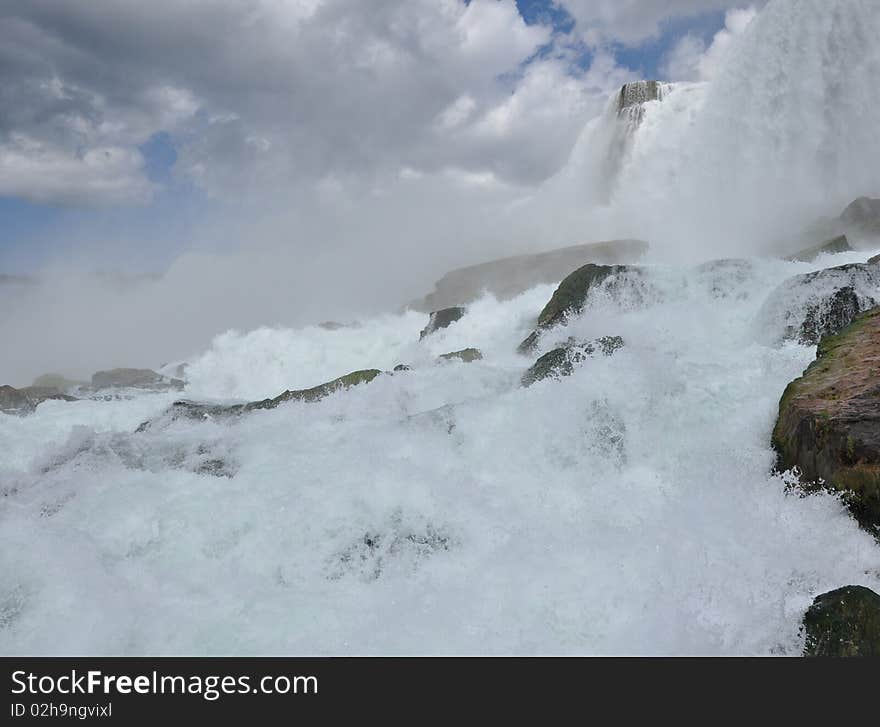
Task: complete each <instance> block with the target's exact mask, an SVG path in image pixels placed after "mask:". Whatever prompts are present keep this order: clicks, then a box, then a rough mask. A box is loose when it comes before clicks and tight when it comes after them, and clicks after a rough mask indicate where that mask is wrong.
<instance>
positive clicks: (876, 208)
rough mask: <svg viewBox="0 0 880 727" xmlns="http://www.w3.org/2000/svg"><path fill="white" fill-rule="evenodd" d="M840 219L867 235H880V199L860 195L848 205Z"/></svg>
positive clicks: (850, 227) (852, 228) (849, 226)
mask: <svg viewBox="0 0 880 727" xmlns="http://www.w3.org/2000/svg"><path fill="white" fill-rule="evenodd" d="M839 219H840V221H841V222H842V223H843V224H844V225H846V226H847V227H848V228H849V229H851V230H854V231H856V232H857V233H861V234H862V235H863V236H865V237H878V236H880V199H871V198H870V197H859V198H858V199H857V200H854V201H852V202H850V203H849V205H847V208H846V209H845V210H844V211H843V212H842V213H841V215H840V218H839Z"/></svg>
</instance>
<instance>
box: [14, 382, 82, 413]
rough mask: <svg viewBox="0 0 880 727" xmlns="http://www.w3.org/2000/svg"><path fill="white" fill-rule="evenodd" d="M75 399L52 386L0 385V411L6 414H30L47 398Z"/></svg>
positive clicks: (59, 399) (58, 399) (57, 399)
mask: <svg viewBox="0 0 880 727" xmlns="http://www.w3.org/2000/svg"><path fill="white" fill-rule="evenodd" d="M50 399H52V400H56V401H76V400H77V399H76V397H74V396H68V395H67V394H64V393H62V392H60V391H59V390H58V389H56V388H53V387H44V386H26V387H24V388H21V389H16V388H14V387H12V386H0V411H2V412H5V413H7V414H19V415H24V414H30V413H31V412H33V411H34V410H35V409H36V408H37V406H39V405H40V404H42V403H43V402H44V401H47V400H50Z"/></svg>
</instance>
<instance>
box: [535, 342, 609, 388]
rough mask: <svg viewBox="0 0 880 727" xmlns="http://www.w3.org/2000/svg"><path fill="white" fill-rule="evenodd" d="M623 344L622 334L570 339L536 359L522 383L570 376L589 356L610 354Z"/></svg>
mask: <svg viewBox="0 0 880 727" xmlns="http://www.w3.org/2000/svg"><path fill="white" fill-rule="evenodd" d="M622 346H623V339H622V338H621V337H620V336H603V337H602V338H597V339H596V340H595V341H587V342H586V343H578V342H576V341H574V340H571V339H570V340H569V342H568V343H567V344H566V345H565V346H562V347H560V348H555V349H553V350H552V351H549V352H548V353H545V354H544V355H543V356H541V357H540V358H539V359H538V360H537V361H535V363H534V364H532V366H531V367H529V369H528V371H526V372H525V374H523V377H522V385H523V386H531V385H532V384H534V383H535V382H537V381H541V380H542V379H546V378H547V377H548V376H553V377H556V378H559V377H562V376H570V375H571V374H572V372H573V371H574V369H575V366H577V365H578V364H580V363H583V362H584V361H586V360H587V359H588V358H592V357H593V356H596V355H598V354H602V355H604V356H610V355H611V354H613V353H614V352H615V351H616V350H617V349H619V348H621V347H622Z"/></svg>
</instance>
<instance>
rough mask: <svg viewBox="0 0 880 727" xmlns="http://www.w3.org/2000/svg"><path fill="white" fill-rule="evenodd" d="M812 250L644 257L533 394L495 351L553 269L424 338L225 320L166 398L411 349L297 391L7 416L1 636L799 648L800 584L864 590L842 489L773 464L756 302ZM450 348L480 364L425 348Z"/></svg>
mask: <svg viewBox="0 0 880 727" xmlns="http://www.w3.org/2000/svg"><path fill="white" fill-rule="evenodd" d="M843 257H844V258H846V260H849V257H847V256H843ZM817 264H821V261H820V262H819V263H817ZM734 268H735V269H734ZM812 269H815V265H812V266H811V265H809V264H804V263H786V262H781V261H777V262H772V261H762V260H753V261H750V262H748V263H738V264H736V265H732V264H731V263H717V264H712V265H708V266H703V267H701V268H679V267H664V266H655V267H649V268H647V269H646V274H645V276H643V277H644V284H643V285H640V286H637V287H632V288H627V287H625V286H624V287H623V288H618V289H616V291H615V292H614V295H613V296H612V295H604V294H600V295H597V296H595V297H594V298H593V299H592V300H591V301H590V304H589V305H588V307H587V309H586V310H585V311H584V313H583V315H581V316H579V317H577V318H575V319H572V320H571V321H569V323H568V325H567V326H566V327H565V328H564V329H562V330H558V331H555V332H553V333H551V334H550V335H548V336H545V337H544V339H543V340H542V346H543V348H542V351H543V350H546V349H547V347H549V346H551V345H553V344H554V342H555V340H556V339H557V338H566V337H567V336H569V335H574V336H576V337H578V338H595V337H598V336H601V335H621V336H622V337H623V338H624V340H625V341H626V346H625V348H623V349H621V350H619V351H617V352H616V353H615V355H614V356H612V357H610V358H605V357H598V358H596V359H592V360H589V361H588V362H587V363H585V364H584V365H583V366H582V367H581V368H579V369H578V370H576V371H575V373H574V374H573V375H572V376H571V377H569V378H566V379H564V380H559V381H556V380H545V381H541V382H538V383H536V384H534V385H533V386H531V387H529V388H528V389H523V388H521V387H520V386H519V378H520V376H521V375H522V373H523V371H524V370H525V369H526V367H527V366H528V365H529V364H530V363H531V360H532V359H531V358H525V357H522V356H519V355H517V354H516V353H515V347H516V344H517V343H518V341H519V340H521V338H523V337H524V336H525V335H526V334H527V333H528V331H529V330H530V327H531V325H533V323H534V316H535V314H536V312H537V311H538V310H539V309H540V307H541V305H542V304H543V302H544V301H545V300H546V299H547V297H548V296H549V293H550V291H551V290H552V287H550V286H543V287H542V288H540V289H536V290H533V291H529V292H528V293H526V294H524V295H522V296H520V297H519V298H517V299H514V300H512V301H508V302H505V303H499V302H497V301H494V300H493V299H491V298H486V299H483V300H481V301H478V302H477V303H475V304H473V305H472V306H471V307H470V309H469V311H468V313H467V315H466V316H465V317H464V318H463V319H461V320H460V321H458V322H456V323H453V324H452V325H451V326H450V327H449V328H447V329H444V330H442V331H439V332H438V333H436V334H435V335H434V336H431V337H429V338H428V339H426V340H425V341H424V342H423V343H421V344H420V343H418V329H419V327H420V325H421V324H423V323H424V320H425V318H424V317H417V316H415V315H414V314H404V315H401V316H385V317H381V318H378V319H375V320H364V321H362V322H361V324H360V328H341V329H338V330H334V331H326V330H323V329H318V328H309V329H304V330H299V331H294V330H283V329H263V330H259V331H255V332H251V333H249V334H228V335H226V336H224V337H221V338H219V339H218V340H217V341H216V342H215V344H214V346H213V347H212V349H211V350H210V351H208V352H206V353H205V354H204V355H203V356H201V357H200V358H199V359H197V360H194V361H193V362H192V367H191V368H192V371H193V372H194V383H193V384H191V385H190V390H189V391H187V392H186V393H187V395H196V393H197V391H196V389H199V390H200V391H201V392H207V393H210V394H211V395H212V396H216V397H221V398H222V397H227V398H235V397H243V396H251V395H257V396H262V395H264V394H274V393H277V390H278V389H279V388H288V387H291V386H299V385H309V384H313V383H317V382H318V381H319V380H327V379H329V378H332V377H333V376H336V375H339V373H343V372H344V371H342V369H350V368H364V367H368V366H380V367H384V368H387V367H388V365H389V364H391V363H392V362H393V363H398V362H405V363H411V364H412V365H413V368H412V370H411V371H408V372H401V373H397V374H394V375H393V376H392V375H385V376H381V377H379V378H378V379H376V380H375V381H373V382H372V383H370V384H368V385H364V386H359V387H356V388H354V389H351V390H349V391H347V392H343V393H338V394H335V395H333V396H330V397H328V398H327V399H325V400H323V401H321V402H320V403H317V404H303V403H289V404H287V405H283V406H281V407H279V408H278V409H275V410H272V411H261V412H256V413H253V414H251V415H248V416H247V417H244V418H243V419H241V420H238V421H204V422H189V421H178V422H175V423H173V424H171V425H170V426H169V427H167V428H157V429H156V430H151V431H149V432H142V433H139V434H135V433H133V432H134V427H135V425H136V423H137V422H138V421H140V420H142V419H143V418H147V417H149V416H152V415H155V414H158V413H159V412H160V411H161V410H162V409H163V408H164V407H165V406H166V405H167V403H168V397H167V396H166V395H143V396H141V397H138V398H135V399H132V400H127V401H113V402H83V403H80V404H66V403H61V402H48V403H46V404H42V405H40V407H38V409H37V412H36V413H35V414H34V415H33V416H31V417H30V418H25V419H20V418H14V417H6V416H0V439H2V443H0V449H2V451H4V452H16V453H17V454H16V455H14V456H11V455H8V454H7V455H4V458H3V467H4V469H3V470H2V473H0V477H2V478H3V487H4V494H5V497H4V498H3V501H2V504H0V538H2V540H3V543H4V547H3V549H2V553H0V574H2V579H0V583H2V588H0V648H2V651H3V653H18V652H41V653H44V652H52V653H66V652H73V651H77V652H101V653H141V652H150V653H154V652H160V653H267V652H268V653H435V652H436V653H446V652H458V653H462V652H464V653H474V652H478V653H483V652H485V653H489V652H503V653H533V652H541V653H548V652H553V653H556V652H559V653H694V654H697V653H699V654H730V653H738V654H743V653H749V654H751V653H756V654H768V653H784V654H795V653H798V652H799V650H800V648H801V640H800V639H801V637H800V635H799V633H798V625H799V620H800V617H801V614H802V613H803V611H804V609H805V608H806V607H807V605H808V604H809V603H810V601H811V599H812V597H813V596H815V595H816V594H817V593H819V592H822V591H825V590H828V589H831V588H834V587H837V586H840V585H844V584H848V583H862V584H865V585H867V586H870V587H873V588H875V589H876V588H878V587H880V548H878V547H877V546H876V544H875V543H874V541H873V540H872V538H871V537H870V536H868V535H867V534H865V533H864V532H862V531H860V530H859V529H858V528H857V527H856V525H855V523H854V522H853V521H852V520H851V519H850V517H849V516H848V514H847V512H846V511H845V509H844V508H843V506H842V505H841V504H840V503H839V502H838V501H837V500H836V499H834V498H832V497H829V496H815V497H810V498H805V499H802V498H799V497H797V496H795V495H793V494H786V492H785V481H784V480H783V479H782V478H779V477H773V476H771V475H770V474H769V473H770V470H771V467H772V464H773V459H774V455H773V452H772V451H771V449H770V447H769V435H770V429H771V427H772V424H773V420H774V417H775V411H776V405H777V402H778V399H779V396H780V393H781V391H782V389H783V388H784V386H785V384H786V383H787V382H788V381H789V380H791V379H792V378H794V377H795V376H797V375H798V374H799V373H800V371H801V370H802V369H803V368H804V366H806V364H807V363H808V362H809V361H810V359H811V358H812V357H813V355H814V349H812V348H809V347H805V346H800V345H797V344H796V343H793V342H786V343H778V342H775V341H774V342H770V341H767V340H765V339H766V337H764V336H763V335H761V334H762V330H761V327H760V326H758V325H757V321H758V320H759V313H760V311H761V309H762V306H763V305H764V303H765V301H766V299H767V297H768V294H769V293H770V291H772V290H773V289H774V288H775V287H776V286H777V285H778V284H779V283H781V282H782V281H783V280H785V279H787V278H788V277H789V276H791V275H792V274H795V273H800V272H805V271H808V270H812ZM762 325H764V324H762ZM464 346H478V347H480V348H481V349H482V350H483V353H484V359H483V360H482V361H478V362H475V363H471V364H463V363H457V362H442V363H437V362H436V360H435V356H436V354H439V353H442V352H445V351H448V350H454V349H457V348H462V347H464ZM324 348H330V349H331V350H332V351H333V356H332V357H327V358H326V359H325V358H324V357H322V356H321V355H320V354H319V351H320V350H322V349H324ZM271 351H274V352H275V353H274V355H270V352H271ZM540 352H541V351H539V352H538V353H540ZM343 364H344V365H343ZM62 433H63V436H62ZM27 443H30V444H27ZM35 443H36V444H35ZM207 462H215V463H216V462H222V464H223V465H224V467H225V469H223V468H220V469H213V470H212V469H210V468H207V469H206V468H205V464H206V463H207ZM218 467H219V465H218Z"/></svg>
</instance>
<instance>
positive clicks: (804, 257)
mask: <svg viewBox="0 0 880 727" xmlns="http://www.w3.org/2000/svg"><path fill="white" fill-rule="evenodd" d="M852 251H853V247H852V245H850V244H849V240H847V239H846V235H837V236H836V237H832V238H831V239H830V240H825V242H820V243H819V244H818V245H814V246H813V247H808V248H807V249H806V250H801V251H800V252H798V253H795V254H794V255H790V256H789V257H787V258H786V260H790V261H792V262H804V263H809V262H812V261H813V260H815V259H816V258H817V257H819V255H823V254H833V253H839V252H852Z"/></svg>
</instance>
